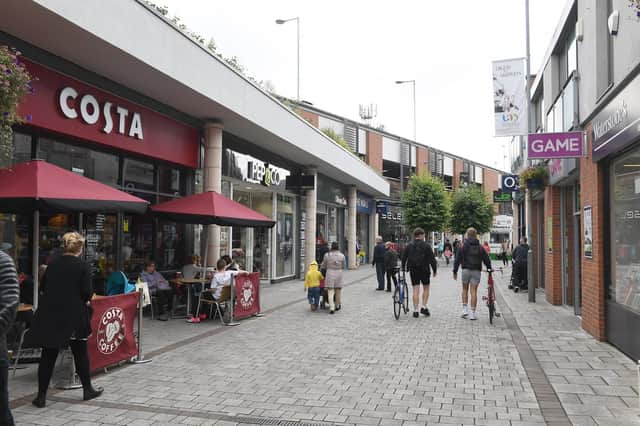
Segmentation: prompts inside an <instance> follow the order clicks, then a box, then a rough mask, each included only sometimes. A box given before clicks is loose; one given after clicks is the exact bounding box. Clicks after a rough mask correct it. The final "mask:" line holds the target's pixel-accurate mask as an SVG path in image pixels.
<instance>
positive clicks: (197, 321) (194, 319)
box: [187, 317, 200, 324]
mask: <svg viewBox="0 0 640 426" xmlns="http://www.w3.org/2000/svg"><path fill="white" fill-rule="evenodd" d="M187 322H189V323H192V324H198V323H199V322H200V317H190V318H187Z"/></svg>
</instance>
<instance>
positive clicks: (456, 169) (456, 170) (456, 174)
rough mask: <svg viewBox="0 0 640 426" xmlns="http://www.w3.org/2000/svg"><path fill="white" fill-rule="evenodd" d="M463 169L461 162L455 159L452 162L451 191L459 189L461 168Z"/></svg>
mask: <svg viewBox="0 0 640 426" xmlns="http://www.w3.org/2000/svg"><path fill="white" fill-rule="evenodd" d="M463 167H464V163H463V162H462V160H458V159H457V158H456V159H454V160H453V190H454V191H455V190H456V189H458V188H460V173H461V172H462V168H463Z"/></svg>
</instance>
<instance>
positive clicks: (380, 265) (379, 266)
mask: <svg viewBox="0 0 640 426" xmlns="http://www.w3.org/2000/svg"><path fill="white" fill-rule="evenodd" d="M385 251H386V249H385V247H384V243H383V242H382V237H381V236H380V235H378V236H377V237H376V246H375V247H374V249H373V262H371V266H374V267H375V268H376V278H377V279H378V288H376V290H377V291H384V273H385V270H384V253H385Z"/></svg>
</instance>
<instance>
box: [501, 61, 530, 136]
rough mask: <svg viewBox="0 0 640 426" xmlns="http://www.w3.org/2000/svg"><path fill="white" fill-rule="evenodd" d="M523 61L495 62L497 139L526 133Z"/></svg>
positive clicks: (525, 93)
mask: <svg viewBox="0 0 640 426" xmlns="http://www.w3.org/2000/svg"><path fill="white" fill-rule="evenodd" d="M524 65H525V61H524V59H523V58H518V59H506V60H502V61H494V62H493V112H494V117H495V120H494V121H495V135H496V136H518V135H526V134H528V133H529V131H528V129H527V105H528V103H527V87H526V77H525V69H524Z"/></svg>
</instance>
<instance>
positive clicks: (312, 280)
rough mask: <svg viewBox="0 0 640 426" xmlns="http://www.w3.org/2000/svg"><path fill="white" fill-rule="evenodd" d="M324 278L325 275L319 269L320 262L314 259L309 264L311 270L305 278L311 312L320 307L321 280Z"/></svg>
mask: <svg viewBox="0 0 640 426" xmlns="http://www.w3.org/2000/svg"><path fill="white" fill-rule="evenodd" d="M322 280H324V277H323V276H322V273H321V272H320V271H319V270H318V262H316V261H315V260H314V261H313V262H311V264H310V265H309V271H308V272H307V275H306V276H305V278H304V289H305V291H307V298H308V299H309V308H310V309H311V312H313V311H315V310H317V309H318V304H319V303H320V281H322Z"/></svg>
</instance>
